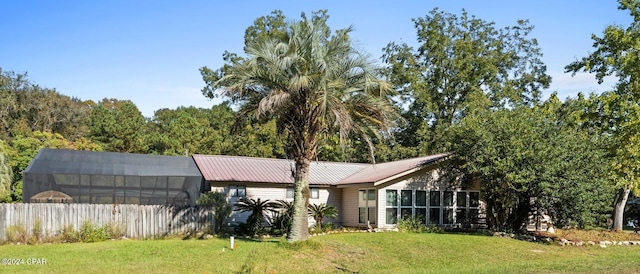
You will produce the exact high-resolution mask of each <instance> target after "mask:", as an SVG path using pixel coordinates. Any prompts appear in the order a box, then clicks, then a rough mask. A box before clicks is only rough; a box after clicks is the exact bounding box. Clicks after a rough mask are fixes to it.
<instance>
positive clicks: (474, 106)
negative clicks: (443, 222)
mask: <svg viewBox="0 0 640 274" xmlns="http://www.w3.org/2000/svg"><path fill="white" fill-rule="evenodd" d="M413 23H414V26H415V28H416V35H417V42H418V45H417V46H416V47H415V48H414V47H412V46H409V44H407V43H405V42H403V43H395V42H392V43H390V44H389V45H388V46H387V47H386V48H385V49H384V54H383V61H384V62H385V63H386V64H387V65H388V66H387V70H386V71H387V76H388V77H389V79H390V81H391V82H392V83H393V84H394V87H395V88H396V89H397V90H398V91H399V92H400V94H401V95H402V96H403V98H404V99H405V104H406V105H407V106H408V109H407V111H406V112H405V113H404V114H403V116H405V118H407V120H409V121H410V123H409V125H408V126H407V128H406V129H404V130H402V131H401V132H399V133H398V138H399V141H400V142H401V144H403V145H404V146H410V147H418V146H420V150H421V152H422V153H432V152H434V151H436V150H442V148H443V147H442V146H441V143H439V142H440V141H441V139H442V137H443V135H442V134H443V132H444V131H445V130H446V128H448V127H449V126H451V125H453V124H454V123H456V122H457V121H459V120H460V119H461V118H462V117H464V116H466V115H467V114H469V113H472V112H473V111H476V110H482V109H487V108H499V107H504V106H510V107H513V106H519V105H528V106H531V105H532V104H535V103H538V102H539V100H540V96H541V92H542V90H543V89H545V88H547V87H548V86H549V83H550V81H551V77H550V76H549V75H547V74H546V66H545V65H544V64H543V63H542V61H541V60H540V57H541V56H542V53H541V50H540V48H539V47H538V43H537V41H536V39H534V38H530V37H529V36H530V33H531V31H532V30H533V26H532V25H530V24H529V22H528V21H527V20H519V21H518V22H517V24H516V25H514V26H509V27H505V28H497V27H495V24H494V23H493V22H487V21H485V20H482V19H479V18H476V17H475V16H470V15H469V14H467V12H466V11H464V10H462V13H461V14H460V15H456V14H452V13H447V12H444V11H440V10H439V9H437V8H436V9H434V10H432V11H431V12H429V14H428V15H426V16H424V17H421V18H414V19H413Z"/></svg>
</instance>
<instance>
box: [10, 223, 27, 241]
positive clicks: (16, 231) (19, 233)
mask: <svg viewBox="0 0 640 274" xmlns="http://www.w3.org/2000/svg"><path fill="white" fill-rule="evenodd" d="M5 234H6V236H7V241H9V242H11V243H22V244H26V243H27V241H28V240H29V238H30V236H29V233H28V232H27V228H26V226H25V225H24V224H22V223H17V224H15V225H11V226H9V227H8V228H7V231H6V232H5Z"/></svg>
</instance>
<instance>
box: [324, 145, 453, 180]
mask: <svg viewBox="0 0 640 274" xmlns="http://www.w3.org/2000/svg"><path fill="white" fill-rule="evenodd" d="M449 155H451V154H450V153H442V154H435V155H429V156H425V157H418V158H412V159H406V160H400V161H393V162H387V163H381V164H373V165H369V166H368V167H367V168H364V169H362V170H360V171H359V172H358V173H355V174H353V175H351V176H349V177H348V178H345V179H344V180H341V181H340V182H338V183H337V184H338V185H345V184H358V183H377V182H380V181H384V180H388V179H391V178H394V177H395V176H399V175H404V174H405V173H407V172H411V171H415V170H416V169H420V168H423V167H425V166H427V165H429V164H431V163H433V162H435V161H437V160H440V159H443V158H445V157H447V156H449Z"/></svg>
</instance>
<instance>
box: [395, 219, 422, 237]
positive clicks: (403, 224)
mask: <svg viewBox="0 0 640 274" xmlns="http://www.w3.org/2000/svg"><path fill="white" fill-rule="evenodd" d="M398 230H400V231H402V232H413V233H422V232H425V231H426V230H427V227H426V226H425V225H424V221H423V220H422V218H421V217H409V218H403V219H400V221H399V222H398Z"/></svg>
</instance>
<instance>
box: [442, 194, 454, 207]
mask: <svg viewBox="0 0 640 274" xmlns="http://www.w3.org/2000/svg"><path fill="white" fill-rule="evenodd" d="M443 199H444V206H453V191H445V192H444V198H443Z"/></svg>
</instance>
